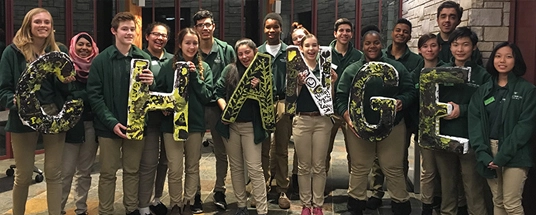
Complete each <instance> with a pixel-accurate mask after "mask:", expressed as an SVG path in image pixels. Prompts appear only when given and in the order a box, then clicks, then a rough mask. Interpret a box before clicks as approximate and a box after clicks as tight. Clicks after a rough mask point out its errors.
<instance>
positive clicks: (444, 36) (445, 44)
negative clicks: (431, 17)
mask: <svg viewBox="0 0 536 215" xmlns="http://www.w3.org/2000/svg"><path fill="white" fill-rule="evenodd" d="M462 15H463V8H462V7H461V6H460V4H458V3H456V2H454V1H445V2H443V3H441V5H439V7H438V8H437V26H438V27H439V33H438V34H437V42H438V43H439V45H440V46H441V51H440V52H439V59H440V60H442V61H443V62H450V58H452V53H451V52H450V48H449V47H450V42H449V35H450V34H451V33H452V31H454V29H456V27H458V25H459V24H460V23H461V19H462ZM471 58H472V59H473V61H474V62H475V63H477V64H478V65H482V55H481V54H480V51H479V50H478V48H476V49H475V51H474V52H473V53H472V56H471Z"/></svg>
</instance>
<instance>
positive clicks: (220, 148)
mask: <svg viewBox="0 0 536 215" xmlns="http://www.w3.org/2000/svg"><path fill="white" fill-rule="evenodd" d="M220 119H221V110H220V108H219V107H218V106H210V107H205V122H206V125H207V127H208V129H210V134H211V136H212V141H213V143H214V157H216V183H215V184H214V192H225V178H226V177H227V170H228V168H229V162H228V161H227V152H226V150H225V144H223V138H222V137H221V135H220V134H219V133H218V132H217V131H216V122H217V121H218V120H220Z"/></svg>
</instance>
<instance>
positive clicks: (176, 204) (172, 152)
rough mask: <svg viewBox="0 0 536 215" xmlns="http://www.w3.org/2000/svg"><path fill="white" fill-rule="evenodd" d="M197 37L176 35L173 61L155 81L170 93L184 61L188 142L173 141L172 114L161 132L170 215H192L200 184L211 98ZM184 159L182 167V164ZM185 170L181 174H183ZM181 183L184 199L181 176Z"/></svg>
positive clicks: (207, 69) (188, 30) (189, 32)
mask: <svg viewBox="0 0 536 215" xmlns="http://www.w3.org/2000/svg"><path fill="white" fill-rule="evenodd" d="M199 40H200V39H199V34H198V33H197V32H196V31H195V30H194V29H192V28H185V29H182V30H181V31H180V32H179V34H178V35H177V44H178V45H177V52H176V53H175V56H174V57H173V60H170V61H168V62H166V63H165V64H164V65H163V66H162V69H161V70H160V74H159V76H158V80H157V86H158V91H162V92H172V91H173V84H174V83H173V81H174V75H175V69H177V68H176V65H175V63H177V62H179V61H185V62H187V65H188V70H189V76H188V79H189V82H188V139H187V140H186V141H175V140H174V139H173V126H174V125H173V113H170V112H166V111H164V115H166V116H164V118H163V119H162V132H163V133H164V145H165V148H166V157H167V159H168V168H169V172H168V187H169V196H170V207H171V214H173V215H175V214H181V212H182V210H181V207H182V206H183V205H184V212H185V213H186V212H190V213H191V211H190V210H191V209H190V208H191V205H192V204H193V203H194V196H195V193H196V191H197V187H198V184H199V159H200V158H201V142H202V140H203V134H204V133H205V120H204V119H205V111H204V110H205V108H204V105H206V104H207V103H209V102H210V99H211V98H212V95H213V94H212V91H213V84H212V72H211V71H210V67H209V66H208V64H207V63H205V62H203V61H202V60H201V55H200V54H199V52H198V50H199ZM183 155H184V164H183ZM183 170H184V172H183ZM183 173H184V174H185V179H184V198H183V185H182V175H183Z"/></svg>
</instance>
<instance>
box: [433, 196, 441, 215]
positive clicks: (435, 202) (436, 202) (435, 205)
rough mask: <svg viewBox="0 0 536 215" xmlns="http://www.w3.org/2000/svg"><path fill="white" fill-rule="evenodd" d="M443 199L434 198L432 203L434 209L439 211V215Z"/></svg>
mask: <svg viewBox="0 0 536 215" xmlns="http://www.w3.org/2000/svg"><path fill="white" fill-rule="evenodd" d="M441 201H442V199H441V197H439V196H434V200H433V201H432V209H433V210H435V211H437V212H438V214H439V210H440V209H441Z"/></svg>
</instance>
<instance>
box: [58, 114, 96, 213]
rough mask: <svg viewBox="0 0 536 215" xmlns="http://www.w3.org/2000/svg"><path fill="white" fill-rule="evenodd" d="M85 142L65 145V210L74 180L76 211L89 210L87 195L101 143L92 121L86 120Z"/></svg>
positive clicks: (62, 172) (63, 202)
mask: <svg viewBox="0 0 536 215" xmlns="http://www.w3.org/2000/svg"><path fill="white" fill-rule="evenodd" d="M84 129H85V142H84V143H66V144H65V146H64V147H63V161H62V165H63V169H62V170H61V175H62V176H61V178H62V179H61V180H62V183H63V192H62V197H61V209H62V211H64V210H65V204H66V203H67V199H68V198H69V193H70V192H71V185H72V182H73V177H74V179H75V181H74V194H73V196H74V202H75V205H76V209H75V213H76V214H82V213H85V212H87V204H86V201H87V195H88V192H89V188H90V187H91V171H92V167H93V163H94V162H95V156H96V155H97V149H98V147H99V144H98V143H97V141H96V139H95V129H93V122H92V121H85V122H84Z"/></svg>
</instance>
